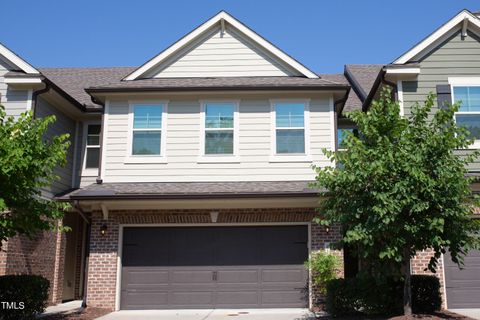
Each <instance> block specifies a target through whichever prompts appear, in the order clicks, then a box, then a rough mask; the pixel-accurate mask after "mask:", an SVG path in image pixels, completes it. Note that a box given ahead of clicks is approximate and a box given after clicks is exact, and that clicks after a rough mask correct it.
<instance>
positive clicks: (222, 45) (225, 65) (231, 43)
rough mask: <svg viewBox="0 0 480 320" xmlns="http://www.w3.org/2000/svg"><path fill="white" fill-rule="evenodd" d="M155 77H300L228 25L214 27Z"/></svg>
mask: <svg viewBox="0 0 480 320" xmlns="http://www.w3.org/2000/svg"><path fill="white" fill-rule="evenodd" d="M155 69H156V70H155V72H154V77H155V78H165V77H167V78H172V77H173V78H176V77H242V76H243V77H247V76H250V77H255V76H264V77H269V76H301V75H302V74H301V73H299V72H298V71H296V70H294V69H292V68H291V67H288V66H286V65H285V63H283V64H282V63H279V62H278V61H276V60H275V58H274V57H271V55H268V53H267V52H265V51H264V50H261V49H260V48H258V47H256V46H255V45H253V44H251V43H248V40H247V39H245V38H244V37H242V36H241V35H240V34H238V33H236V32H235V30H234V29H233V28H232V27H230V26H228V27H226V28H225V31H224V32H222V30H221V28H220V27H217V28H214V30H213V32H211V33H209V34H208V37H207V38H204V39H201V41H199V42H196V43H194V44H193V45H191V46H189V48H188V49H187V50H185V52H182V54H181V55H178V56H176V57H174V58H173V59H171V60H170V61H168V62H167V63H164V64H162V65H161V66H159V67H157V68H155Z"/></svg>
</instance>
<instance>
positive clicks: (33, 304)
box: [0, 275, 50, 320]
mask: <svg viewBox="0 0 480 320" xmlns="http://www.w3.org/2000/svg"><path fill="white" fill-rule="evenodd" d="M49 287H50V283H49V281H48V280H47V279H45V278H44V277H42V276H36V275H9V276H0V302H1V303H2V304H4V305H3V306H2V305H0V319H2V320H10V319H12V320H13V319H35V315H36V314H37V313H40V312H43V311H44V310H45V307H46V305H47V300H48V288H49ZM5 303H10V304H11V305H10V308H7V306H6V305H5ZM12 303H14V304H12ZM22 306H23V308H22ZM12 307H15V308H12Z"/></svg>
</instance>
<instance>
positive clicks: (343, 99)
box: [333, 87, 351, 115]
mask: <svg viewBox="0 0 480 320" xmlns="http://www.w3.org/2000/svg"><path fill="white" fill-rule="evenodd" d="M350 89H351V87H350V88H348V89H347V90H346V91H345V95H344V96H343V98H341V99H338V100H337V101H334V102H333V106H334V109H335V111H336V112H337V110H336V109H337V105H340V104H342V108H341V109H340V110H338V112H337V115H340V114H342V112H343V108H344V107H345V102H347V100H348V96H349V94H350Z"/></svg>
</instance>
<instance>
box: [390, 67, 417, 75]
mask: <svg viewBox="0 0 480 320" xmlns="http://www.w3.org/2000/svg"><path fill="white" fill-rule="evenodd" d="M385 72H386V73H387V74H398V75H402V74H420V68H388V67H387V68H385Z"/></svg>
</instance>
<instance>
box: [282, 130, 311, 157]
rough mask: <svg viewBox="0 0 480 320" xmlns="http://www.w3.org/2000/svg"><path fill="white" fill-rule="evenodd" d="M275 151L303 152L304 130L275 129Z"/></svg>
mask: <svg viewBox="0 0 480 320" xmlns="http://www.w3.org/2000/svg"><path fill="white" fill-rule="evenodd" d="M277 153H305V134H304V130H281V129H277Z"/></svg>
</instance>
